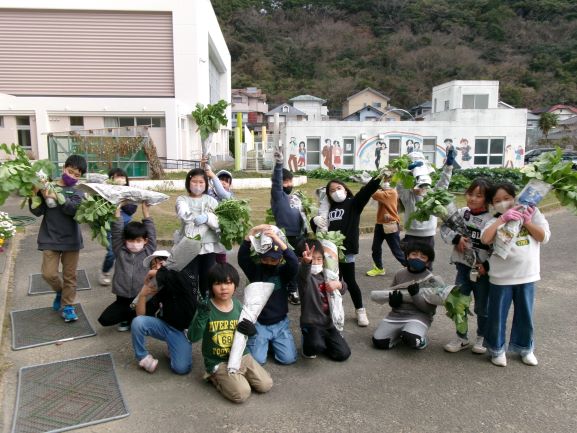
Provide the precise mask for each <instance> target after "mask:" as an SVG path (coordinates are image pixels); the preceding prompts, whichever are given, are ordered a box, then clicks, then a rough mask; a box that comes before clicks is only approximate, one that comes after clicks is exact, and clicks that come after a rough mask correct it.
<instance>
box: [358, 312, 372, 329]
mask: <svg viewBox="0 0 577 433" xmlns="http://www.w3.org/2000/svg"><path fill="white" fill-rule="evenodd" d="M356 313H357V325H359V326H361V327H363V328H364V327H365V326H369V318H368V317H367V310H365V309H364V308H359V309H358V310H357V311H356Z"/></svg>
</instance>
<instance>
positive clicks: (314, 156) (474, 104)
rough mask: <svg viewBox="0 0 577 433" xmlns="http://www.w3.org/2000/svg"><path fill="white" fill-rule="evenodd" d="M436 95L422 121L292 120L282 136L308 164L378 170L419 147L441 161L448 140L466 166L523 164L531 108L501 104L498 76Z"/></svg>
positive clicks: (443, 88)
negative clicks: (299, 150)
mask: <svg viewBox="0 0 577 433" xmlns="http://www.w3.org/2000/svg"><path fill="white" fill-rule="evenodd" d="M432 100H433V112H432V113H430V114H428V115H426V118H425V120H422V121H403V122H400V121H398V122H390V121H389V122H374V121H370V122H355V121H352V122H350V121H349V122H347V121H325V122H292V121H289V122H287V124H286V128H285V131H284V133H285V137H284V138H283V142H285V143H288V142H289V141H288V139H289V138H291V137H294V141H296V142H297V143H298V144H301V143H302V145H304V146H305V147H306V168H307V169H312V168H318V167H321V168H331V167H333V168H351V169H356V170H374V169H376V168H382V167H383V166H384V165H386V164H387V163H388V162H389V160H391V159H394V158H395V157H398V156H400V155H403V154H406V153H410V152H411V151H416V150H420V151H422V152H423V153H424V154H425V156H426V157H427V159H429V160H430V161H431V162H433V163H434V164H436V165H438V166H439V165H441V164H442V163H443V161H444V158H445V149H446V146H447V145H448V144H452V145H453V146H454V147H455V148H456V149H457V165H458V166H460V167H462V168H470V167H502V166H508V167H512V166H514V167H519V166H522V165H523V155H524V149H525V136H526V127H527V110H526V109H515V108H506V106H504V105H502V104H501V105H500V104H499V82H498V81H451V82H449V83H445V84H443V85H441V86H437V87H435V88H433V99H432ZM435 101H437V102H436V104H435ZM302 145H301V147H302ZM290 152H291V150H290V149H289V152H288V153H290ZM287 158H290V155H287Z"/></svg>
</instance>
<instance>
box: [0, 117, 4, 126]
mask: <svg viewBox="0 0 577 433" xmlns="http://www.w3.org/2000/svg"><path fill="white" fill-rule="evenodd" d="M0 128H4V116H0Z"/></svg>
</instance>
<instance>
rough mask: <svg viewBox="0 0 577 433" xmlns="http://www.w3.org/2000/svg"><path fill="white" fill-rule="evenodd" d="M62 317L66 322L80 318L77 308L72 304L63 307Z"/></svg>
mask: <svg viewBox="0 0 577 433" xmlns="http://www.w3.org/2000/svg"><path fill="white" fill-rule="evenodd" d="M62 317H63V318H64V321H65V322H75V321H77V320H78V316H77V315H76V309H75V308H74V306H72V305H67V306H66V307H64V308H63V309H62Z"/></svg>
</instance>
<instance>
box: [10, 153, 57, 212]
mask: <svg viewBox="0 0 577 433" xmlns="http://www.w3.org/2000/svg"><path fill="white" fill-rule="evenodd" d="M0 150H2V151H3V152H4V153H5V154H6V155H8V156H10V157H11V159H9V160H7V161H4V162H3V163H1V164H0V206H1V205H3V204H4V202H5V201H6V199H7V198H8V196H9V195H10V194H12V193H16V194H18V195H20V196H21V197H26V198H32V207H38V206H39V205H40V203H41V202H42V200H41V198H40V197H37V196H36V194H35V193H34V188H35V187H36V188H38V189H42V188H43V187H44V184H43V183H42V182H41V180H40V179H39V178H38V175H37V173H38V172H39V171H44V172H45V173H47V174H48V175H50V174H51V173H52V171H53V170H54V164H52V162H51V161H48V160H40V161H35V162H34V163H32V162H31V161H30V159H28V156H27V155H26V151H25V150H24V149H23V148H22V147H21V146H18V145H16V144H12V145H10V146H8V145H7V144H5V143H2V144H0ZM63 198H64V197H62V199H63ZM59 199H60V197H59ZM25 203H26V200H24V201H23V202H22V206H24V204H25Z"/></svg>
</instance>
